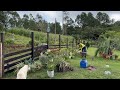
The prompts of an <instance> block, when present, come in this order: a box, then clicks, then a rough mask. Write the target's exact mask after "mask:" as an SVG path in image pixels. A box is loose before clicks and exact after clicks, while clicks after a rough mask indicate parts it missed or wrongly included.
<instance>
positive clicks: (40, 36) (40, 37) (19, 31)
mask: <svg viewBox="0 0 120 90" xmlns="http://www.w3.org/2000/svg"><path fill="white" fill-rule="evenodd" d="M8 32H9V33H14V34H16V35H21V36H25V37H30V36H31V32H34V37H35V40H37V41H39V42H40V43H46V42H47V33H44V32H38V31H33V30H26V29H23V28H12V29H10V30H9V31H8ZM67 37H68V39H69V40H68V42H69V43H72V40H73V37H72V36H65V35H61V44H66V39H67ZM55 39H56V42H55ZM58 43H59V35H58V34H56V35H55V34H52V33H50V34H49V44H58Z"/></svg>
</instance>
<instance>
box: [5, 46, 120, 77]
mask: <svg viewBox="0 0 120 90" xmlns="http://www.w3.org/2000/svg"><path fill="white" fill-rule="evenodd" d="M95 50H96V48H93V47H91V48H89V49H88V56H87V60H88V64H89V65H92V66H95V67H96V68H97V69H96V70H95V71H90V70H87V69H82V68H80V60H81V58H80V57H75V58H74V59H70V63H71V65H72V66H73V67H74V71H69V72H64V73H58V72H55V77H54V78H53V79H120V69H119V67H120V61H119V60H106V59H103V58H100V57H96V58H94V60H92V56H94V52H95ZM115 53H116V54H118V55H120V51H116V52H115ZM106 64H108V65H109V66H110V67H109V68H106V67H105V65H106ZM106 70H109V71H111V75H105V74H104V71H106ZM14 78H16V73H14V72H13V73H8V74H6V75H5V77H4V79H14ZM28 79H50V78H48V76H47V72H46V69H42V70H40V71H36V72H35V73H28Z"/></svg>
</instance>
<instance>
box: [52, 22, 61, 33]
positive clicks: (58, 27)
mask: <svg viewBox="0 0 120 90" xmlns="http://www.w3.org/2000/svg"><path fill="white" fill-rule="evenodd" d="M50 30H51V31H50V32H51V33H54V32H55V31H54V30H55V23H50ZM56 34H61V26H60V23H59V22H56Z"/></svg>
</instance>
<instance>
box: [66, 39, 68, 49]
mask: <svg viewBox="0 0 120 90" xmlns="http://www.w3.org/2000/svg"><path fill="white" fill-rule="evenodd" d="M66 47H67V48H68V37H67V45H66Z"/></svg>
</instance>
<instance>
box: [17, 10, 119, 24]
mask: <svg viewBox="0 0 120 90" xmlns="http://www.w3.org/2000/svg"><path fill="white" fill-rule="evenodd" d="M17 12H18V13H19V15H20V16H21V17H22V16H23V15H24V14H30V13H31V14H32V15H33V16H34V17H35V16H36V14H38V13H39V14H40V15H41V16H42V17H43V19H45V20H46V21H48V22H55V18H56V20H57V21H58V22H60V23H61V24H62V11H17ZM81 12H86V13H88V12H91V13H92V14H93V15H94V16H96V14H97V13H98V12H105V13H107V14H108V15H109V16H110V19H114V20H115V21H117V20H120V11H69V14H70V15H69V16H70V17H71V18H72V19H75V18H76V16H77V15H78V14H81Z"/></svg>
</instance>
